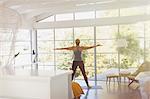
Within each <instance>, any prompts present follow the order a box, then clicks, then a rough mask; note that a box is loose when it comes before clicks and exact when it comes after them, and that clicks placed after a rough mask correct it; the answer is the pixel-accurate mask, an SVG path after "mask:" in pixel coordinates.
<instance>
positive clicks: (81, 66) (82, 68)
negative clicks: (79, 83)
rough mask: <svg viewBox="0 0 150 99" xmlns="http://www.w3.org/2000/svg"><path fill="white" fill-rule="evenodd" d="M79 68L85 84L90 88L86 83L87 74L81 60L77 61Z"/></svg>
mask: <svg viewBox="0 0 150 99" xmlns="http://www.w3.org/2000/svg"><path fill="white" fill-rule="evenodd" d="M79 68H80V70H81V72H82V75H83V77H84V80H85V82H86V85H87V86H88V87H89V88H90V86H89V83H88V78H87V75H86V72H85V68H84V63H83V61H81V62H80V63H79Z"/></svg>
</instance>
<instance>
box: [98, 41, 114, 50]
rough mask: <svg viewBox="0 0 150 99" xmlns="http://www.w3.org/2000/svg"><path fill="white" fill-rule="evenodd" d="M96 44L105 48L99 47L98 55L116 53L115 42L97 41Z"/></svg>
mask: <svg viewBox="0 0 150 99" xmlns="http://www.w3.org/2000/svg"><path fill="white" fill-rule="evenodd" d="M96 44H101V45H103V46H99V47H97V53H101V52H105V53H108V52H109V53H112V52H113V53H114V52H116V46H115V40H97V41H96Z"/></svg>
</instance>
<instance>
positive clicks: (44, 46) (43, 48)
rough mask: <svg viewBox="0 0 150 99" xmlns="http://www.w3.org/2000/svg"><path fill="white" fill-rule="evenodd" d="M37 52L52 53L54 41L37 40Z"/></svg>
mask: <svg viewBox="0 0 150 99" xmlns="http://www.w3.org/2000/svg"><path fill="white" fill-rule="evenodd" d="M38 52H39V53H54V42H53V41H38Z"/></svg>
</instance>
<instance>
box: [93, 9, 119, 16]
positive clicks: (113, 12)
mask: <svg viewBox="0 0 150 99" xmlns="http://www.w3.org/2000/svg"><path fill="white" fill-rule="evenodd" d="M118 15H119V14H118V10H117V9H114V10H103V11H96V18H104V17H117V16H118Z"/></svg>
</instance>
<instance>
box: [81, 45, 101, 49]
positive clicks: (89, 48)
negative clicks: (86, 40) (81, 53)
mask: <svg viewBox="0 0 150 99" xmlns="http://www.w3.org/2000/svg"><path fill="white" fill-rule="evenodd" d="M97 46H102V45H100V44H98V45H94V46H89V47H85V46H84V47H82V49H83V50H87V49H91V48H95V47H97Z"/></svg>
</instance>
